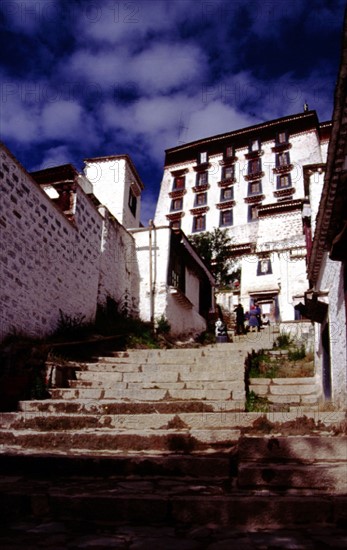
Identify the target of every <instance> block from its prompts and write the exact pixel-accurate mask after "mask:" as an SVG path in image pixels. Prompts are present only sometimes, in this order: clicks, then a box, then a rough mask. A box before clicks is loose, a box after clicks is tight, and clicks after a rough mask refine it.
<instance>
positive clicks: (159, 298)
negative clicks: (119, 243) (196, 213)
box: [132, 226, 206, 336]
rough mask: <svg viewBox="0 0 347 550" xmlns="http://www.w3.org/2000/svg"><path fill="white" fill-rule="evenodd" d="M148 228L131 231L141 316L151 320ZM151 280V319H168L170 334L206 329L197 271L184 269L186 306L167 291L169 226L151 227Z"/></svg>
mask: <svg viewBox="0 0 347 550" xmlns="http://www.w3.org/2000/svg"><path fill="white" fill-rule="evenodd" d="M149 232H150V230H149V228H146V229H139V230H134V231H132V234H133V236H134V239H135V242H136V255H137V260H138V266H139V277H140V278H139V280H140V292H139V295H140V304H139V309H140V317H141V319H143V320H144V321H150V319H151V306H150V283H149V281H150V262H149V255H150V252H149V250H150V247H149ZM151 234H152V281H153V285H154V288H155V293H154V321H157V320H158V319H159V318H160V317H161V316H162V315H163V316H164V317H165V318H166V319H168V321H169V323H170V325H171V333H172V334H173V335H176V336H177V335H182V334H184V335H185V336H187V335H189V334H194V335H195V334H197V333H200V332H202V331H204V330H205V329H206V321H205V319H204V318H203V317H201V315H200V314H199V279H198V277H197V276H196V274H195V273H194V272H193V271H191V270H188V269H186V292H185V295H186V297H187V298H188V300H189V301H190V302H191V303H192V304H193V307H186V306H185V305H183V304H181V303H179V302H178V301H177V299H176V298H175V296H174V295H172V294H170V289H169V287H168V284H167V280H168V267H169V261H170V238H171V229H170V228H169V227H167V226H162V227H156V228H155V229H152V231H151Z"/></svg>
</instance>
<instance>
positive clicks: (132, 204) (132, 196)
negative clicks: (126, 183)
mask: <svg viewBox="0 0 347 550" xmlns="http://www.w3.org/2000/svg"><path fill="white" fill-rule="evenodd" d="M128 205H129V208H130V212H131V213H132V215H133V216H136V207H137V198H136V195H135V194H134V193H133V191H132V189H129V200H128Z"/></svg>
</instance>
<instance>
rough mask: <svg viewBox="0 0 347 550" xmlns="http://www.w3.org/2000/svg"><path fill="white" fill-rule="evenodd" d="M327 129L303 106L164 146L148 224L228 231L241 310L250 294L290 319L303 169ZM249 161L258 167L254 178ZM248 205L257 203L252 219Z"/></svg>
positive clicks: (302, 271)
mask: <svg viewBox="0 0 347 550" xmlns="http://www.w3.org/2000/svg"><path fill="white" fill-rule="evenodd" d="M329 129H330V125H329V124H328V123H325V124H322V125H320V124H319V122H318V119H317V116H316V113H315V112H314V111H308V112H304V113H302V114H298V115H294V116H290V117H285V118H283V119H278V120H275V121H269V122H267V123H264V124H260V125H257V126H254V127H251V128H245V129H242V130H238V131H235V132H230V133H229V134H223V135H220V136H213V137H209V138H206V139H204V140H200V141H198V142H193V143H188V144H184V145H182V146H179V147H175V148H173V149H169V150H167V151H166V162H165V167H164V174H163V179H162V183H161V189H160V195H159V199H158V204H157V209H156V214H155V222H156V224H163V223H165V222H167V221H170V222H171V224H172V226H173V227H180V228H181V229H182V230H183V231H184V232H185V233H186V234H187V235H190V234H193V233H195V232H198V231H205V230H206V231H210V230H213V229H214V228H216V227H220V228H223V229H224V228H225V229H227V231H228V233H229V235H230V237H231V239H232V243H233V245H232V253H233V255H234V257H236V258H239V260H240V262H241V292H240V301H241V302H242V304H243V306H244V308H245V311H246V310H248V309H249V307H250V305H251V303H252V301H253V300H255V299H256V300H258V302H259V303H260V305H262V304H264V307H265V309H266V310H267V309H268V308H269V307H270V309H271V316H270V317H272V319H273V320H274V319H276V320H282V321H285V320H294V318H295V309H294V307H295V305H297V304H298V303H299V302H300V301H302V302H303V301H304V293H305V291H306V290H307V287H308V281H307V276H306V244H307V243H306V240H307V237H306V235H305V234H304V231H303V221H302V220H303V214H302V212H303V206H304V204H305V202H307V201H308V196H307V194H308V193H307V185H305V177H304V170H303V167H304V166H306V165H310V166H316V165H320V166H321V165H322V164H323V163H324V162H325V157H326V150H327V143H328V140H329ZM281 134H282V137H281V138H280V135H281ZM280 139H281V140H282V142H280ZM254 141H257V142H258V143H257V144H256V149H255V150H254V151H252V150H251V145H250V144H251V143H252V142H254ZM227 148H230V150H231V151H232V152H231V154H230V156H229V158H228V156H227ZM202 153H203V154H204V153H206V156H205V157H201V154H202ZM199 157H200V158H199ZM201 159H202V160H203V162H201ZM254 164H255V165H257V164H258V166H259V169H258V171H257V170H256V171H255V176H254V174H252V170H253V169H254ZM202 172H204V173H206V175H205V176H202V177H203V178H205V179H202V180H201V182H200V180H199V178H200V177H201V176H200V175H199V174H200V173H202ZM284 176H285V177H287V179H286V180H284V179H283V177H284ZM180 178H184V183H183V184H182V182H180ZM279 178H281V183H280V179H279ZM283 182H285V185H284V184H283ZM282 185H283V187H282ZM310 190H312V189H310ZM314 200H315V201H316V202H317V196H316V194H315V198H314ZM253 207H257V208H258V213H257V214H256V216H255V217H254V218H252V217H251V214H250V210H251V208H253ZM198 218H200V221H199V220H198ZM201 218H203V219H201ZM199 223H201V225H199ZM265 260H270V265H269V271H268V274H264V273H262V271H261V269H260V262H261V261H265ZM267 312H268V311H267Z"/></svg>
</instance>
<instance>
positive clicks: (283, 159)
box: [276, 152, 289, 167]
mask: <svg viewBox="0 0 347 550" xmlns="http://www.w3.org/2000/svg"><path fill="white" fill-rule="evenodd" d="M288 164H289V153H288V152H286V153H278V154H277V155H276V166H277V167H279V166H288Z"/></svg>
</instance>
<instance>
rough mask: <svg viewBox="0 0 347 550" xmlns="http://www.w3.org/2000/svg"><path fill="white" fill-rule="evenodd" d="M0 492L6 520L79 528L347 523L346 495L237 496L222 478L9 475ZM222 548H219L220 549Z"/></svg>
mask: <svg viewBox="0 0 347 550" xmlns="http://www.w3.org/2000/svg"><path fill="white" fill-rule="evenodd" d="M0 491H1V492H2V495H3V499H2V501H1V504H0V513H1V515H2V517H5V518H8V519H9V518H10V517H11V514H12V515H13V516H14V515H15V514H16V513H18V510H20V511H21V513H22V514H24V515H25V516H31V515H34V516H36V517H47V516H51V517H54V520H55V521H61V520H65V519H66V520H69V521H76V523H81V522H92V521H102V522H103V524H104V525H105V524H114V523H115V522H116V521H118V522H120V521H126V522H129V523H130V524H132V525H137V524H145V525H155V524H161V525H163V524H166V525H187V524H189V525H205V526H207V525H211V524H217V525H224V526H228V527H230V528H233V527H242V528H246V529H247V530H252V529H255V528H261V529H264V528H266V527H268V528H269V527H271V528H272V529H275V528H277V527H286V528H288V527H289V526H292V527H296V526H300V527H301V528H302V527H303V526H306V527H314V526H320V527H322V526H324V525H327V524H333V525H337V524H339V523H342V521H343V519H345V506H346V500H347V499H346V497H344V496H339V495H338V496H336V495H335V496H330V495H329V496H325V495H320V494H314V493H309V494H306V495H303V494H298V493H297V494H292V495H288V494H281V493H278V492H275V491H273V492H267V491H266V492H265V494H261V495H259V494H254V493H252V492H248V493H247V492H245V491H244V492H242V493H237V492H234V491H233V490H232V488H230V486H228V485H225V484H224V483H223V482H220V481H218V480H216V481H215V482H212V481H204V480H194V479H187V480H186V481H183V480H181V479H180V480H176V479H170V478H167V477H166V478H164V479H163V478H161V479H145V480H144V479H141V478H140V479H139V478H135V479H132V480H130V479H124V477H123V478H120V479H119V478H116V479H109V478H108V479H104V480H102V479H96V480H90V479H87V480H86V479H83V478H77V477H76V478H75V479H68V480H64V479H61V478H58V479H56V478H53V479H52V477H50V478H48V479H45V478H43V479H42V480H40V481H39V480H37V479H28V478H25V477H18V476H17V477H11V476H7V477H6V478H4V480H3V483H2V484H1V486H0ZM285 540H286V539H285ZM285 540H283V539H280V540H276V543H275V544H276V548H277V547H278V548H280V547H281V548H282V547H284V546H283V544H285ZM273 542H274V541H273ZM153 544H155V543H153ZM217 544H218V543H217ZM214 546H215V545H214ZM93 547H94V546H93ZM147 547H148V546H146V548H147ZM170 547H171V546H170ZM172 547H173V546H172ZM175 547H176V546H175ZM189 547H190V548H192V547H193V546H191V545H190V546H189ZM195 547H196V546H195V545H194V548H195ZM199 547H200V546H199ZM217 547H218V548H222V546H221V545H220V544H218V546H216V548H217ZM239 547H240V546H238V548H239ZM271 547H272V546H271ZM274 547H275V546H274ZM300 547H301V546H300ZM98 548H99V546H98ZM223 548H233V539H232V538H231V539H229V540H228V541H227V546H226V545H225V544H223ZM240 548H241V547H240Z"/></svg>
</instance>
